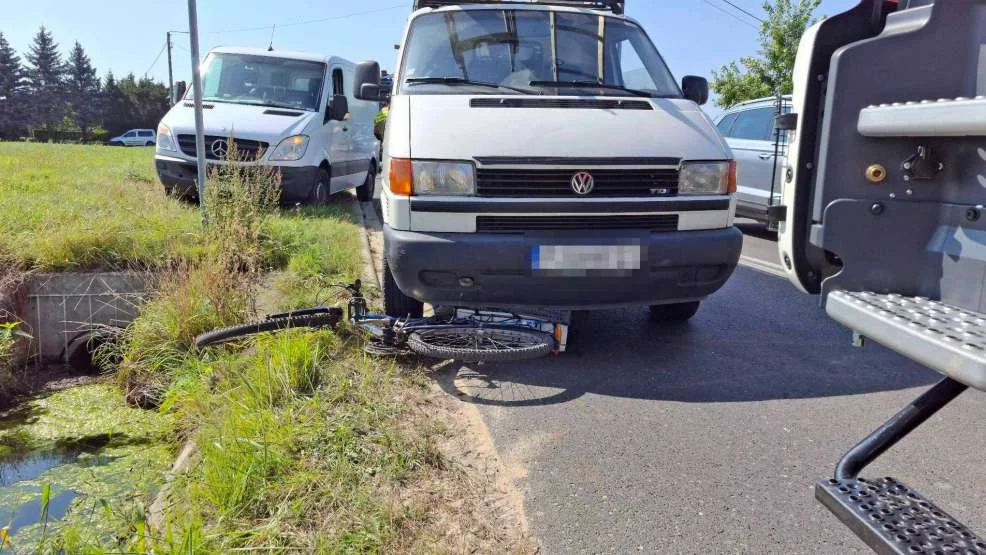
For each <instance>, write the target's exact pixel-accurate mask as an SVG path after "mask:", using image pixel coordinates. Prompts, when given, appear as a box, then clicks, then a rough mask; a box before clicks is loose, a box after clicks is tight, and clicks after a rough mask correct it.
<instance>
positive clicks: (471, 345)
mask: <svg viewBox="0 0 986 555" xmlns="http://www.w3.org/2000/svg"><path fill="white" fill-rule="evenodd" d="M407 346H408V347H410V348H411V350H412V351H414V352H416V353H418V354H419V355H424V356H427V357H432V358H438V359H455V360H462V361H467V362H502V361H508V360H525V359H529V358H538V357H543V356H545V355H547V354H548V353H550V352H551V351H552V350H553V349H554V348H555V339H554V338H553V337H552V336H551V335H549V334H547V333H542V332H538V331H527V330H518V329H507V328H480V327H461V328H454V327H449V328H438V329H431V330H421V331H415V332H412V333H411V335H410V336H408V338H407Z"/></svg>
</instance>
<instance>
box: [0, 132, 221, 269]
mask: <svg viewBox="0 0 986 555" xmlns="http://www.w3.org/2000/svg"><path fill="white" fill-rule="evenodd" d="M0 214H3V217H2V218H0V252H4V251H6V252H8V253H10V254H12V255H13V256H14V257H15V258H16V259H17V260H19V261H20V262H22V263H23V264H24V265H25V266H27V267H29V268H39V269H46V270H78V269H91V268H108V269H126V268H128V267H131V266H135V265H136V266H142V265H157V264H161V263H163V262H165V261H167V260H169V259H172V258H175V257H190V256H195V254H196V250H197V249H199V248H201V245H202V242H201V237H200V226H199V217H198V215H197V214H196V213H195V211H194V210H189V209H188V208H187V207H184V206H182V205H181V204H180V203H178V202H177V201H175V200H172V199H168V198H165V196H164V195H163V193H162V189H161V187H160V186H159V185H158V183H157V178H156V176H155V173H154V161H153V150H152V149H150V148H113V147H104V146H86V145H50V144H32V143H9V142H0Z"/></svg>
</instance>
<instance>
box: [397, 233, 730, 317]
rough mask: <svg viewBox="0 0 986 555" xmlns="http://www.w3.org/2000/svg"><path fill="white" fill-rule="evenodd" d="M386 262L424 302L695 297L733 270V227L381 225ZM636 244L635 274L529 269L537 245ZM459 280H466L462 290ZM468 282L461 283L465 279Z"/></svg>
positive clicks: (561, 303)
mask: <svg viewBox="0 0 986 555" xmlns="http://www.w3.org/2000/svg"><path fill="white" fill-rule="evenodd" d="M384 241H385V251H386V256H387V261H388V264H389V266H390V270H391V272H393V275H394V279H395V280H396V281H397V285H398V286H399V287H400V289H401V290H402V291H403V292H404V293H405V294H407V295H410V296H412V297H414V298H416V299H418V300H421V301H425V302H429V303H432V304H444V305H456V306H497V307H501V308H513V307H517V308H521V307H529V308H530V307H551V308H556V309H568V310H581V309H598V308H611V307H619V306H632V305H653V304H665V303H674V302H684V301H692V300H700V299H703V298H705V297H707V296H708V295H711V294H712V293H714V292H715V291H717V290H718V289H719V288H720V287H722V285H723V284H724V283H726V280H727V279H728V278H729V276H730V275H731V274H732V272H733V270H734V269H735V268H736V264H737V262H738V261H739V256H740V250H741V248H742V246H743V236H742V234H741V233H740V231H739V230H738V229H736V228H735V227H728V228H723V229H712V230H701V231H670V232H665V233H651V232H647V231H642V232H633V231H630V232H627V231H619V232H615V231H614V232H606V231H601V232H592V233H591V234H590V233H587V232H585V231H572V232H558V231H553V232H528V233H522V234H495V233H420V232H413V231H399V230H394V229H391V228H390V227H389V226H384ZM628 241H629V242H636V243H637V244H639V245H640V246H641V255H642V261H641V264H640V269H639V270H634V271H631V272H627V273H626V274H624V275H612V274H604V273H592V272H589V273H587V275H584V276H563V275H552V274H550V273H544V272H536V271H534V270H533V269H532V252H533V249H534V248H535V247H537V246H538V245H564V244H569V245H616V244H626V243H627V242H628ZM462 278H471V279H472V285H471V286H470V287H464V286H462V285H461V284H460V280H461V279H462ZM465 281H466V282H467V283H468V280H465Z"/></svg>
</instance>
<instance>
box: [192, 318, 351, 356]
mask: <svg viewBox="0 0 986 555" xmlns="http://www.w3.org/2000/svg"><path fill="white" fill-rule="evenodd" d="M340 319H342V311H341V310H331V311H328V312H323V313H318V314H302V315H299V316H281V317H278V318H270V319H267V320H263V321H261V322H251V323H249V324H239V325H236V326H230V327H228V328H219V329H215V330H212V331H207V332H205V333H203V334H201V335H198V336H196V337H195V346H196V347H198V348H200V349H201V348H202V347H207V346H209V345H216V344H218V343H225V342H227V341H230V340H232V339H236V338H238V337H246V336H248V335H255V334H258V333H264V332H268V331H278V330H284V329H288V328H321V327H332V326H335V325H336V324H338V323H339V320H340Z"/></svg>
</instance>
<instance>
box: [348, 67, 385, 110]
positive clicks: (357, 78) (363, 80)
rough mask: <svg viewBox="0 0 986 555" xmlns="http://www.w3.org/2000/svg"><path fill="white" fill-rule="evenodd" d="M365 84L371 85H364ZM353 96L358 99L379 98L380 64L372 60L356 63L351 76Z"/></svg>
mask: <svg viewBox="0 0 986 555" xmlns="http://www.w3.org/2000/svg"><path fill="white" fill-rule="evenodd" d="M366 85H373V86H372V87H366ZM364 87H365V88H364ZM364 91H365V92H364ZM353 96H355V97H356V98H358V99H360V100H379V99H380V64H378V63H377V62H373V61H369V62H360V63H358V64H356V71H355V75H354V77H353Z"/></svg>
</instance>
